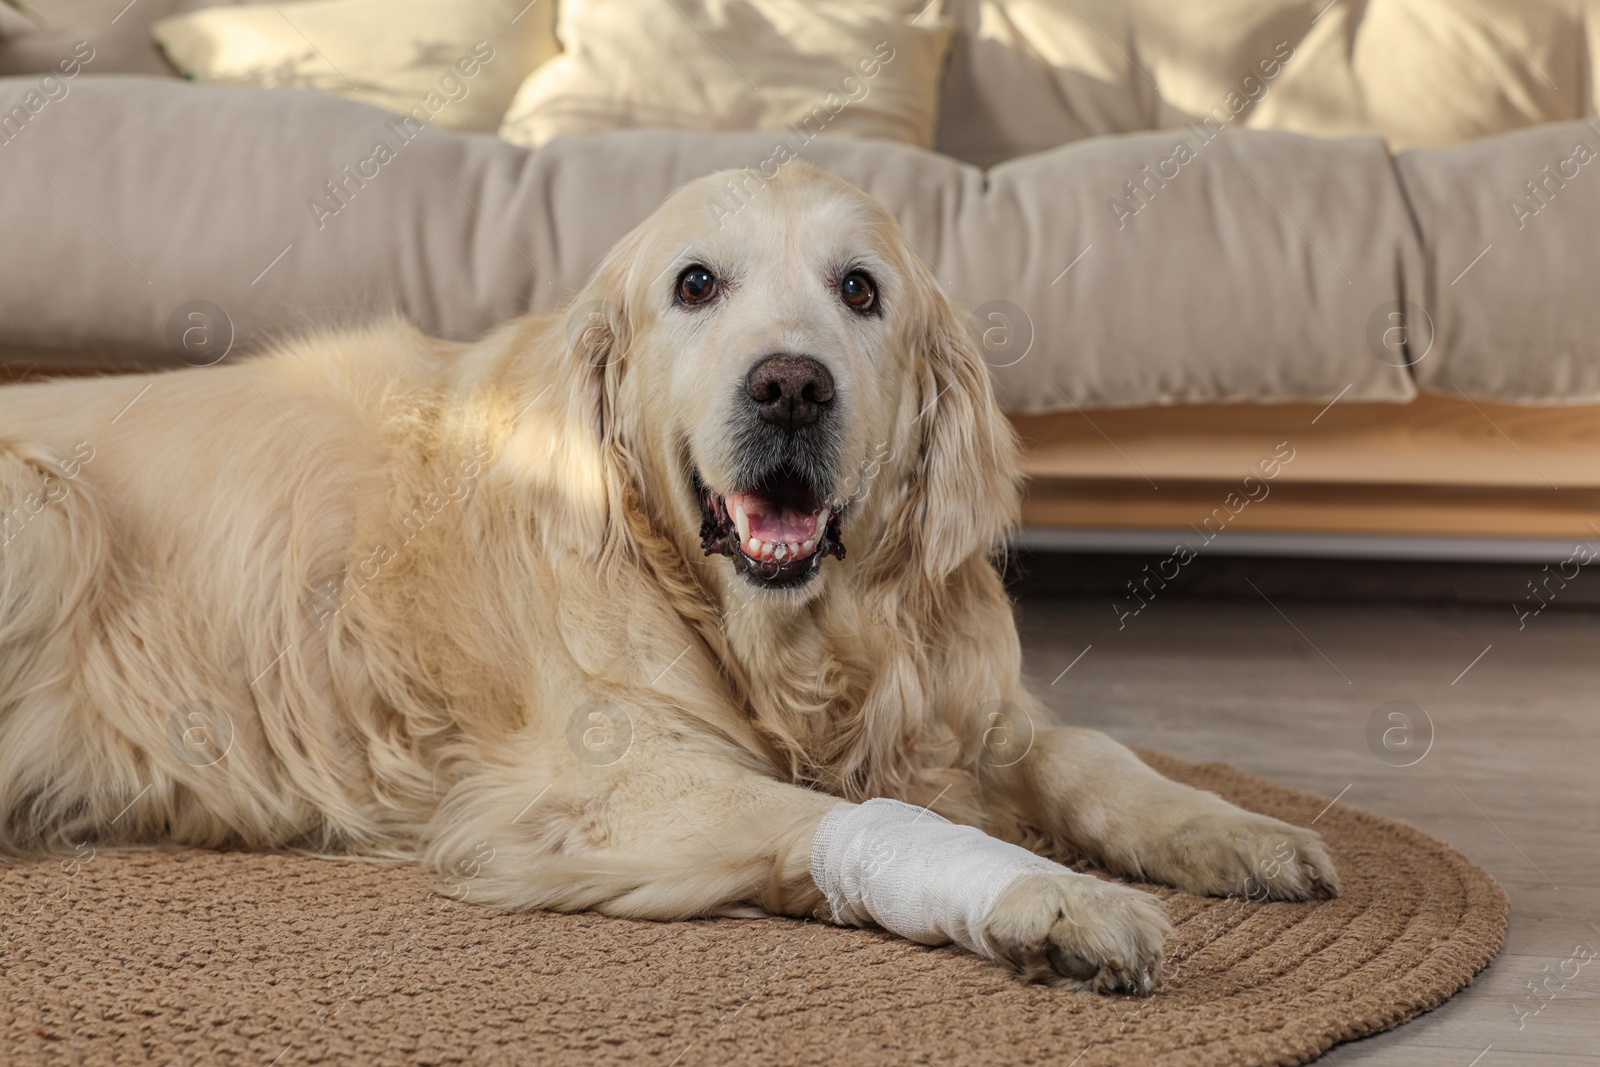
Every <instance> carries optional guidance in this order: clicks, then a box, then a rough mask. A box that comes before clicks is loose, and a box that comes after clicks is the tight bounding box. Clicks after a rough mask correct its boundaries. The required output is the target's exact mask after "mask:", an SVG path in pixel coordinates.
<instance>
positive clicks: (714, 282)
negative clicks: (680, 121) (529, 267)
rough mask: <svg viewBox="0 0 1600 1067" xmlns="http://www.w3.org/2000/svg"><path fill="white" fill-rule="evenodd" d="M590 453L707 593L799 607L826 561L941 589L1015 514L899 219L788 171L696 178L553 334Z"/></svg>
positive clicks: (952, 343) (1008, 471)
mask: <svg viewBox="0 0 1600 1067" xmlns="http://www.w3.org/2000/svg"><path fill="white" fill-rule="evenodd" d="M568 336H569V337H570V338H572V339H573V343H572V345H571V348H572V351H573V354H574V358H575V359H577V360H578V361H580V362H579V367H580V369H581V370H582V372H583V373H584V374H585V376H586V379H587V381H588V382H589V388H590V392H591V398H592V400H593V403H594V405H595V409H594V410H595V412H596V417H597V425H598V426H599V429H600V433H601V435H602V437H603V439H604V440H605V443H606V445H607V447H608V449H609V450H610V452H611V454H612V455H613V457H614V458H615V460H616V462H617V464H618V465H619V466H620V467H621V468H623V474H624V476H625V477H626V478H627V479H628V480H629V481H631V483H632V484H633V486H634V489H635V492H634V496H635V497H636V499H637V500H638V501H639V502H640V504H641V505H642V507H643V508H644V509H645V510H646V511H648V512H649V513H650V516H649V517H650V522H651V524H652V527H653V528H655V529H657V530H659V531H660V532H661V534H662V535H663V539H664V541H665V542H666V543H670V544H672V545H673V546H674V550H675V551H678V552H680V553H682V554H684V555H687V556H694V557H699V558H703V557H704V556H712V557H720V559H715V560H709V561H707V562H709V563H712V564H713V571H714V572H716V573H715V574H714V575H713V576H712V580H713V581H714V582H715V583H717V584H718V585H720V586H722V587H723V588H725V589H727V590H730V591H735V590H736V591H741V593H742V595H745V596H758V597H770V596H777V597H779V598H780V599H783V600H787V601H790V602H804V601H806V600H809V599H811V598H813V597H815V596H817V595H819V594H820V590H821V589H822V588H823V587H824V585H825V582H824V580H823V578H824V575H825V573H826V572H827V571H828V570H829V568H830V566H838V564H830V563H829V562H828V561H829V560H830V558H834V559H838V560H841V561H842V560H845V559H846V558H847V554H848V558H849V559H850V561H851V563H850V565H849V569H852V570H854V569H856V568H862V569H861V570H860V572H859V573H861V574H863V575H865V574H879V575H881V574H885V573H888V572H890V571H893V570H900V571H904V572H905V573H920V574H923V575H925V576H926V577H927V578H929V579H931V580H935V581H937V580H938V579H940V578H942V576H943V575H945V574H947V573H948V572H949V571H950V570H951V569H953V568H954V567H955V566H956V565H958V564H959V563H961V562H962V561H963V560H964V559H966V558H968V557H970V556H971V555H972V554H973V553H975V552H981V551H983V550H985V549H986V548H987V546H988V545H989V543H990V542H991V541H992V540H993V539H994V538H995V537H996V536H997V535H998V534H999V532H1000V531H1001V530H1003V529H1004V528H1005V527H1006V526H1007V525H1008V524H1009V523H1010V522H1011V521H1013V518H1014V513H1015V510H1016V485H1015V478H1016V475H1015V458H1014V444H1013V440H1012V435H1011V432H1010V429H1009V426H1008V425H1007V424H1006V423H1005V421H1004V419H1003V418H1002V417H1001V416H1000V414H999V411H998V410H997V408H996V405H995V403H994V399H993V395H992V393H991V391H990V387H989V383H988V379H987V373H986V368H985V367H984V365H983V363H982V361H981V360H980V359H979V358H978V356H977V354H976V352H975V350H974V348H973V346H972V344H971V342H970V341H969V339H968V337H967V335H966V331H965V330H964V329H963V328H962V325H961V323H960V321H959V320H958V318H957V316H956V315H955V313H954V312H953V310H952V309H951V307H950V306H949V304H948V302H947V301H946V299H945V297H944V295H943V293H942V292H941V291H940V290H939V287H938V286H937V284H936V283H935V282H934V280H933V277H932V275H931V274H930V272H929V271H928V269H927V268H926V267H925V266H924V265H923V264H922V262H921V261H920V260H919V259H918V258H917V256H916V254H915V253H914V252H913V251H912V250H911V248H910V247H909V246H908V245H907V243H906V241H905V239H904V237H903V236H902V235H901V233H900V230H899V228H898V227H897V226H896V225H895V223H894V220H893V219H892V218H891V217H890V216H889V215H888V214H887V213H886V212H885V211H884V210H883V209H882V208H881V207H880V206H879V205H878V204H877V203H876V202H875V201H873V200H871V199H870V198H868V197H867V196H865V195H864V194H862V193H861V192H860V191H859V190H857V189H855V188H854V187H853V186H850V185H849V184H847V183H845V182H843V181H840V180H838V179H835V178H831V177H828V176H826V175H824V174H822V173H821V172H819V171H817V170H814V169H812V168H810V167H807V166H805V165H803V164H799V163H792V164H790V165H788V166H787V167H784V168H782V169H781V170H780V172H779V173H778V175H777V177H776V178H771V179H765V180H761V179H756V178H754V177H752V175H751V174H750V173H749V172H724V173H721V174H714V175H711V176H710V177H707V178H704V179H701V180H699V181H696V182H693V183H691V184H689V185H687V186H685V187H684V188H683V189H680V190H679V191H678V192H677V193H676V194H674V195H673V196H672V197H671V198H670V199H669V200H668V201H667V203H666V204H665V205H663V207H662V208H661V209H660V210H659V211H657V212H656V213H655V214H654V215H653V216H652V217H651V218H650V219H649V220H647V221H646V222H645V223H644V224H643V225H641V226H640V227H639V228H638V229H637V230H635V231H634V232H633V233H632V234H630V235H629V236H628V237H627V238H625V239H624V240H623V241H622V242H621V243H620V244H619V245H618V246H617V247H616V248H615V249H613V251H612V252H611V254H610V255H609V256H608V257H607V258H606V260H605V261H604V262H603V264H602V265H601V267H600V269H599V271H598V273H597V275H596V278H595V280H594V282H593V283H592V284H591V286H590V287H589V289H588V290H587V291H586V292H585V293H584V294H583V295H582V296H580V297H579V299H578V301H577V302H576V303H575V305H574V307H573V309H572V311H571V312H570V318H569V321H568Z"/></svg>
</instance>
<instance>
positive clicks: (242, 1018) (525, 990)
mask: <svg viewBox="0 0 1600 1067" xmlns="http://www.w3.org/2000/svg"><path fill="white" fill-rule="evenodd" d="M1146 759H1148V760H1149V762H1151V763H1152V764H1153V765H1155V766H1156V767H1158V768H1159V769H1161V770H1162V771H1164V772H1166V773H1168V774H1171V775H1172V776H1173V777H1176V778H1180V779H1182V780H1184V781H1188V782H1191V783H1193V784H1195V785H1199V786H1203V787H1205V788H1208V789H1213V790H1216V791H1217V792H1219V793H1221V794H1223V795H1224V796H1226V797H1228V798H1229V799H1231V800H1233V801H1235V802H1237V803H1239V804H1243V805H1244V806H1246V807H1250V808H1254V809H1256V810H1258V811H1263V812H1268V813H1271V814H1274V815H1277V816H1279V817H1282V818H1285V819H1289V820H1292V821H1295V822H1299V823H1302V824H1304V823H1308V822H1309V821H1310V820H1311V819H1312V818H1314V817H1316V816H1317V814H1318V812H1320V811H1322V809H1323V808H1324V807H1325V806H1326V804H1327V801H1325V800H1323V799H1321V798H1318V797H1314V796H1311V795H1309V794H1306V793H1301V792H1297V791H1294V790H1291V789H1285V788H1283V787H1281V786H1276V785H1273V784H1271V783H1269V782H1265V781H1263V780H1261V779H1259V778H1255V777H1252V776H1250V775H1248V774H1245V773H1243V772H1242V771H1238V770H1235V769H1233V768H1231V767H1228V766H1226V765H1224V764H1216V763H1213V764H1203V765H1202V764H1191V763H1184V762H1181V761H1179V760H1175V759H1171V758H1169V757H1162V756H1157V755H1153V754H1146ZM1317 828H1318V829H1320V830H1322V831H1323V832H1324V834H1325V835H1326V837H1327V839H1328V842H1329V844H1330V845H1331V846H1332V848H1333V852H1334V856H1335V858H1336V859H1337V860H1338V862H1339V865H1340V873H1341V875H1342V876H1343V880H1344V895H1343V896H1341V897H1340V898H1339V899H1338V900H1335V901H1331V902H1317V903H1305V904H1255V903H1248V902H1245V901H1240V900H1204V899H1200V898H1197V897H1190V896H1184V895H1181V894H1172V893H1170V892H1169V891H1163V892H1164V895H1166V896H1167V897H1168V902H1167V906H1168V910H1169V912H1170V914H1171V916H1172V919H1173V922H1174V924H1175V925H1176V927H1177V935H1176V937H1175V938H1174V940H1173V941H1172V943H1171V944H1170V945H1169V954H1170V957H1171V959H1170V963H1169V977H1168V980H1167V983H1166V985H1165V987H1164V988H1163V989H1162V990H1161V991H1160V992H1158V993H1157V994H1156V995H1154V996H1152V997H1149V998H1146V999H1143V1000H1138V999H1129V998H1122V997H1104V996H1097V995H1094V994H1088V993H1064V992H1061V991H1058V990H1053V989H1048V988H1042V987H1038V986H1027V985H1023V984H1021V983H1019V982H1018V981H1017V980H1016V979H1014V978H1013V977H1011V975H1009V974H1008V973H1006V972H1004V971H1002V970H1001V969H1000V968H998V967H995V966H993V965H990V964H988V963H984V962H983V961H981V960H978V959H976V958H974V957H971V956H968V955H966V954H964V953H962V952H960V951H959V950H956V949H952V948H945V949H928V948H923V947H920V946H917V945H913V944H909V943H907V942H905V941H900V940H897V939H895V938H892V937H889V936H887V935H884V934H880V933H877V932H872V931H864V930H845V929H837V928H834V927H829V926H825V925H821V924H818V923H803V922H797V921H792V920H786V919H768V920H758V921H750V920H718V921H705V922H688V923H670V924H668V923H648V922H632V921H626V920H618V919H607V918H603V917H600V916H594V915H553V914H544V913H537V914H526V915H500V914H495V913H493V912H490V911H487V910H485V909H483V908H479V907H476V906H473V905H470V904H460V903H456V902H454V901H450V900H447V899H444V898H441V897H437V896H433V895H431V894H430V893H429V891H428V884H429V883H428V880H427V878H426V877H425V876H424V875H423V874H422V873H420V872H418V871H416V870H411V869H406V868H393V867H379V866H372V865H367V864H353V863H335V862H326V861H318V860H314V859H308V858H303V857H299V856H293V855H283V854H253V853H242V852H230V853H218V852H200V851H174V850H165V851H143V852H133V853H122V854H112V853H101V854H98V855H93V856H92V857H91V855H90V854H89V853H88V851H87V850H85V852H84V853H83V855H81V856H79V857H77V858H75V859H73V858H68V859H66V860H62V859H50V860H35V861H28V862H25V863H20V864H14V865H11V866H8V867H5V868H0V900H3V902H4V907H5V909H6V923H5V931H6V941H7V943H6V945H5V946H4V949H3V951H0V1048H3V1049H4V1054H3V1055H0V1059H3V1060H4V1062H5V1063H7V1064H13V1065H20V1064H35V1063H45V1062H50V1063H63V1062H65V1063H86V1064H113V1063H124V1064H126V1063H186V1064H187V1063H212V1062H236V1063H246V1064H260V1065H262V1067H267V1065H276V1067H290V1065H293V1064H302V1063H338V1064H346V1063H351V1064H354V1063H422V1064H452V1063H473V1064H480V1063H493V1064H521V1065H527V1064H546V1063H552V1064H563V1065H565V1064H593V1063H616V1062H625V1063H636V1064H680V1065H685V1067H687V1065H689V1064H726V1063H751V1062H773V1063H793V1064H814V1063H852V1064H855V1063H868V1064H879V1063H881V1064H896V1065H898V1064H902V1063H937V1064H968V1063H970V1064H993V1063H1021V1064H1027V1063H1039V1064H1044V1063H1051V1064H1065V1063H1075V1064H1076V1065H1077V1067H1095V1065H1101V1064H1130V1063H1137V1064H1160V1065H1167V1064H1171V1065H1179V1064H1181V1065H1185V1067H1188V1065H1201V1064H1295V1063H1301V1062H1304V1061H1306V1060H1308V1059H1311V1058H1313V1057H1315V1056H1317V1055H1318V1054H1319V1053H1321V1052H1322V1051H1324V1050H1326V1049H1328V1048H1329V1047H1331V1046H1332V1045H1334V1044H1336V1043H1338V1042H1340V1041H1346V1040H1349V1039H1351V1038H1355V1037H1360V1036H1362V1035H1364V1034H1370V1033H1373V1032H1375V1031H1378V1030H1383V1029H1385V1028H1387V1027H1391V1026H1394V1025H1396V1024H1398V1023H1401V1022H1404V1021H1405V1020H1407V1019H1409V1018H1411V1017H1412V1016H1415V1015H1417V1014H1419V1013H1420V1012H1423V1011H1427V1010H1428V1009H1429V1008H1432V1007H1434V1006H1436V1005H1438V1004H1439V1003H1440V1002H1442V1001H1443V1000H1444V999H1445V998H1446V997H1448V996H1450V994H1451V993H1453V992H1455V991H1456V990H1457V989H1459V988H1461V987H1462V986H1463V985H1465V984H1467V983H1468V982H1470V981H1471V980H1472V976H1473V974H1474V973H1476V972H1477V971H1478V970H1479V969H1480V968H1482V967H1483V966H1484V965H1485V964H1487V963H1488V962H1489V960H1490V959H1491V958H1493V956H1494V954H1495V953H1496V952H1497V951H1498V950H1499V948H1500V944H1501V941H1502V939H1503V937H1504V934H1505V925H1506V915H1507V910H1508V902H1507V899H1506V895H1505V893H1504V892H1503V891H1502V890H1501V889H1500V887H1499V886H1498V885H1496V884H1495V882H1494V881H1493V880H1492V879H1491V878H1490V877H1489V876H1488V875H1487V874H1486V873H1484V872H1483V871H1482V870H1481V869H1479V868H1478V867H1477V866H1475V865H1474V864H1472V863H1470V862H1469V861H1467V860H1466V859H1465V858H1464V857H1462V856H1461V855H1460V854H1459V853H1457V852H1456V851H1455V850H1454V849H1452V848H1450V847H1449V846H1448V845H1446V844H1444V843H1443V842H1441V841H1438V840H1436V839H1434V838H1432V837H1429V836H1427V835H1426V834H1423V833H1420V832H1418V831H1416V830H1414V829H1411V828H1410V827H1408V826H1405V825H1402V824H1400V823H1397V822H1394V821H1392V820H1389V819H1385V818H1381V817H1379V816H1377V815H1372V814H1369V813H1367V812H1363V811H1359V810H1356V809H1354V808H1349V807H1346V806H1343V805H1336V806H1334V807H1332V808H1329V809H1328V810H1327V812H1326V813H1325V814H1323V815H1322V817H1321V818H1320V819H1318V821H1317ZM1074 1057H1077V1059H1074Z"/></svg>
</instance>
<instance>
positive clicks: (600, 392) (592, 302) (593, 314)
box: [565, 230, 642, 449]
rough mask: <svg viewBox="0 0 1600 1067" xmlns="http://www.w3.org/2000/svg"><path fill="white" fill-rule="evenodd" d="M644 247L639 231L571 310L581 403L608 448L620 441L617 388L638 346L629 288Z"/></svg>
mask: <svg viewBox="0 0 1600 1067" xmlns="http://www.w3.org/2000/svg"><path fill="white" fill-rule="evenodd" d="M641 243H642V238H641V236H640V230H634V231H633V232H632V233H630V234H628V236H626V237H624V238H623V239H622V240H621V241H619V242H618V243H617V245H616V246H615V247H613V248H612V249H611V251H610V252H608V253H606V256H605V258H604V259H603V260H601V261H600V266H599V267H598V268H597V269H596V270H595V273H594V277H593V278H592V279H590V281H589V284H588V285H586V286H585V287H584V289H583V291H582V292H581V293H579V294H578V296H577V298H576V299H575V300H573V302H572V304H571V305H570V306H569V307H568V310H567V319H566V324H565V329H566V352H565V356H566V358H567V359H568V360H569V361H570V363H571V370H572V373H573V376H574V379H575V381H576V383H577V386H578V389H577V393H578V397H577V398H576V399H579V400H580V401H581V402H582V403H584V404H585V405H586V407H587V409H588V414H589V418H590V420H591V424H592V425H593V426H594V428H595V429H596V431H597V432H598V434H599V438H600V441H601V443H602V445H604V446H605V447H606V448H608V449H609V448H611V447H613V446H615V444H616V439H617V431H618V426H617V421H616V415H617V408H616V399H617V383H618V380H619V379H620V377H621V374H622V364H623V362H624V360H626V358H627V355H628V348H629V346H630V344H631V343H632V329H631V325H630V321H629V315H628V307H627V299H628V285H629V282H630V281H631V279H632V275H633V271H634V270H635V265H636V262H637V256H638V252H639V246H640V245H641Z"/></svg>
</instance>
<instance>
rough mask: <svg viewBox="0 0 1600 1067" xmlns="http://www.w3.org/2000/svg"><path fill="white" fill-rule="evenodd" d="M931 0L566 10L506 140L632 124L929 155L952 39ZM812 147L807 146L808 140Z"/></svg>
mask: <svg viewBox="0 0 1600 1067" xmlns="http://www.w3.org/2000/svg"><path fill="white" fill-rule="evenodd" d="M938 9H939V2H938V0H932V2H931V3H930V2H927V0H924V2H922V3H911V2H908V0H868V2H861V0H562V3H561V9H560V15H559V18H558V24H557V35H558V36H559V37H560V39H561V43H562V46H563V52H562V54H561V55H560V56H559V57H558V58H556V59H554V60H552V61H551V62H550V63H548V64H546V65H545V66H543V67H541V68H540V69H539V70H537V71H535V72H534V73H533V74H532V75H530V76H529V77H528V80H527V81H526V82H524V83H523V85H522V88H521V89H519V90H518V91H517V95H516V99H515V100H514V101H513V102H512V105H511V110H510V111H509V112H507V114H506V117H505V121H504V122H503V123H502V124H501V126H500V136H502V137H504V138H506V139H507V140H510V141H514V142H516V143H518V144H523V145H528V146H530V147H533V146H538V145H541V144H543V143H544V142H546V141H548V140H549V139H550V138H552V137H558V136H562V135H567V134H583V133H600V132H604V131H607V130H616V129H624V128H629V127H637V126H656V127H672V128H678V129H694V130H774V131H776V130H786V129H793V130H794V131H795V132H796V133H799V134H801V135H802V136H806V135H807V134H809V135H815V134H818V133H829V134H844V135H847V136H851V137H881V138H885V139H888V140H894V141H903V142H906V143H908V144H914V145H919V146H922V147H924V148H925V147H927V146H928V145H929V144H930V143H931V141H932V136H933V123H934V117H935V111H936V109H937V104H938V93H939V76H940V72H941V68H942V66H943V63H944V56H945V50H946V48H947V47H948V45H949V39H950V30H949V27H948V25H947V24H946V23H945V22H944V21H943V20H942V19H941V18H940V13H939V10H938ZM806 139H808V140H809V136H806Z"/></svg>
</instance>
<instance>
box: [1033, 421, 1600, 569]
mask: <svg viewBox="0 0 1600 1067" xmlns="http://www.w3.org/2000/svg"><path fill="white" fill-rule="evenodd" d="M1012 421H1013V424H1014V425H1016V427H1017V429H1018V431H1019V432H1020V433H1021V435H1022V438H1023V440H1024V442H1025V443H1026V446H1027V448H1026V455H1025V459H1024V468H1025V470H1026V473H1027V474H1028V476H1029V487H1028V495H1027V500H1026V503H1025V505H1024V509H1023V521H1024V522H1025V523H1027V524H1029V525H1035V526H1051V527H1064V528H1107V527H1112V528H1125V529H1163V530H1184V529H1187V528H1189V527H1191V526H1193V527H1195V528H1197V529H1200V530H1201V531H1202V532H1204V531H1207V530H1216V529H1219V528H1223V527H1225V528H1227V529H1236V530H1254V531H1263V532H1265V531H1275V532H1308V533H1309V532H1316V533H1365V534H1409V535H1430V536H1448V537H1524V538H1556V539H1572V540H1578V539H1583V540H1591V539H1600V407H1596V406H1588V405H1585V406H1572V407H1549V406H1544V407H1521V406H1513V405H1508V404H1486V403H1483V402H1481V401H1477V402H1475V401H1471V400H1467V399H1465V398H1455V397H1440V396H1424V397H1419V398H1418V399H1417V400H1415V401H1414V402H1412V403H1409V404H1355V403H1335V404H1333V405H1332V406H1328V407H1324V406H1322V405H1315V404H1281V405H1257V404H1225V405H1224V404H1209V405H1194V406H1181V407H1180V406H1173V407H1159V408H1128V409H1119V410H1109V411H1092V412H1073V413H1068V414H1055V415H1032V416H1014V417H1013V419H1012ZM1285 455H1290V456H1292V458H1290V459H1289V460H1287V461H1286V462H1277V463H1274V462H1273V461H1274V460H1275V459H1277V458H1278V457H1281V456H1285ZM1264 471H1271V472H1272V476H1271V477H1267V476H1266V475H1265V474H1264ZM1247 476H1248V477H1250V479H1251V480H1250V481H1249V482H1246V478H1247Z"/></svg>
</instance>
